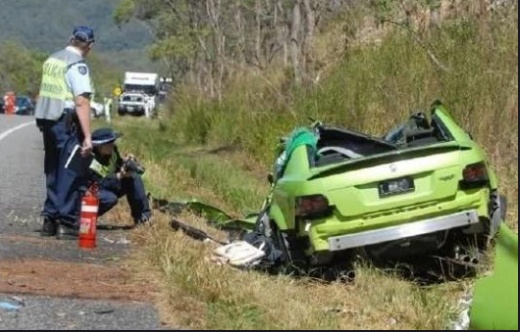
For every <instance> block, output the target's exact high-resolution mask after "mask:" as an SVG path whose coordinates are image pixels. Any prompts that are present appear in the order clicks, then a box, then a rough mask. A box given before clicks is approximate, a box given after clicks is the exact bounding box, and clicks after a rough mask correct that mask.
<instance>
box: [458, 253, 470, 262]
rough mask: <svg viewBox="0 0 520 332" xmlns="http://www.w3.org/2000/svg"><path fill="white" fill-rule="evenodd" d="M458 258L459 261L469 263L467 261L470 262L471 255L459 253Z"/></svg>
mask: <svg viewBox="0 0 520 332" xmlns="http://www.w3.org/2000/svg"><path fill="white" fill-rule="evenodd" d="M459 260H460V261H461V262H463V263H466V264H469V263H471V256H469V255H461V256H460V257H459Z"/></svg>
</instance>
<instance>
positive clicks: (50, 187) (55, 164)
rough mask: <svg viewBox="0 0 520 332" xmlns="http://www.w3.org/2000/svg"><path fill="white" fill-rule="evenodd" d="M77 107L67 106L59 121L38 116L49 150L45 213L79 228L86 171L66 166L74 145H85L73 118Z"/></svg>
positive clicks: (45, 146) (46, 159)
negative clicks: (70, 108)
mask: <svg viewBox="0 0 520 332" xmlns="http://www.w3.org/2000/svg"><path fill="white" fill-rule="evenodd" d="M73 118H74V111H73V110H66V111H65V112H64V114H63V115H62V116H61V118H60V119H58V120H57V121H51V120H42V119H37V120H36V121H37V125H38V127H39V128H40V130H41V131H42V133H43V146H44V150H45V159H44V172H45V180H46V194H47V196H46V199H45V202H44V205H43V211H42V215H43V216H44V217H47V218H51V219H53V220H57V221H59V222H61V223H63V224H65V225H67V226H69V227H73V228H77V227H78V220H79V211H80V207H81V193H80V188H81V187H82V186H84V185H85V175H86V174H81V172H80V173H78V172H76V171H73V170H71V169H66V168H65V164H66V162H67V159H68V157H69V156H70V154H71V152H72V150H73V149H74V146H76V145H78V144H79V145H81V143H80V142H82V141H83V135H82V133H81V131H80V130H78V125H77V124H74V121H73V120H71V119H73Z"/></svg>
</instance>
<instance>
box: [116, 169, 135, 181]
mask: <svg viewBox="0 0 520 332" xmlns="http://www.w3.org/2000/svg"><path fill="white" fill-rule="evenodd" d="M133 175H134V172H133V171H126V170H125V168H124V167H121V170H120V171H119V173H118V178H119V179H122V178H129V177H132V176H133Z"/></svg>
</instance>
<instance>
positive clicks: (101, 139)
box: [89, 128, 152, 224]
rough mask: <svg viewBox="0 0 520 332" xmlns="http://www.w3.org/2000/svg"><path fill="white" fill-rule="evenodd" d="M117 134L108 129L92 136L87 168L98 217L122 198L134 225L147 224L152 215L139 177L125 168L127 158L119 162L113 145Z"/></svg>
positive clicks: (103, 129)
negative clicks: (94, 187) (91, 157)
mask: <svg viewBox="0 0 520 332" xmlns="http://www.w3.org/2000/svg"><path fill="white" fill-rule="evenodd" d="M118 137H119V134H117V133H116V132H114V131H113V130H112V129H110V128H100V129H97V130H95V131H94V132H93V133H92V144H93V146H94V150H93V152H94V160H93V161H92V163H91V164H90V176H89V180H90V181H96V182H97V183H98V188H99V191H98V196H99V209H98V216H102V215H103V214H105V213H106V212H108V211H109V210H110V209H112V208H113V207H114V206H115V205H116V204H117V202H118V199H119V198H121V197H122V196H124V195H126V198H127V200H128V204H129V205H130V212H131V215H132V218H133V219H134V222H135V223H136V224H142V223H146V222H148V221H150V218H151V216H152V211H151V210H150V204H149V201H148V197H147V195H146V192H145V189H144V184H143V180H142V179H141V176H140V174H137V173H136V172H135V171H132V170H129V169H128V167H125V162H126V161H127V159H128V158H132V157H131V156H127V157H125V158H122V157H121V155H120V154H119V151H118V149H117V146H116V144H115V141H116V139H117V138H118Z"/></svg>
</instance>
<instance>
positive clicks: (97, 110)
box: [90, 101, 105, 118]
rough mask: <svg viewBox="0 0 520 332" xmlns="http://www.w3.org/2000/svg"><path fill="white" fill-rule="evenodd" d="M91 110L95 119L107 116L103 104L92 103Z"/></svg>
mask: <svg viewBox="0 0 520 332" xmlns="http://www.w3.org/2000/svg"><path fill="white" fill-rule="evenodd" d="M90 110H91V111H92V116H93V117H95V118H99V117H100V116H103V115H105V108H104V106H103V104H100V103H96V102H95V101H91V102H90Z"/></svg>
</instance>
